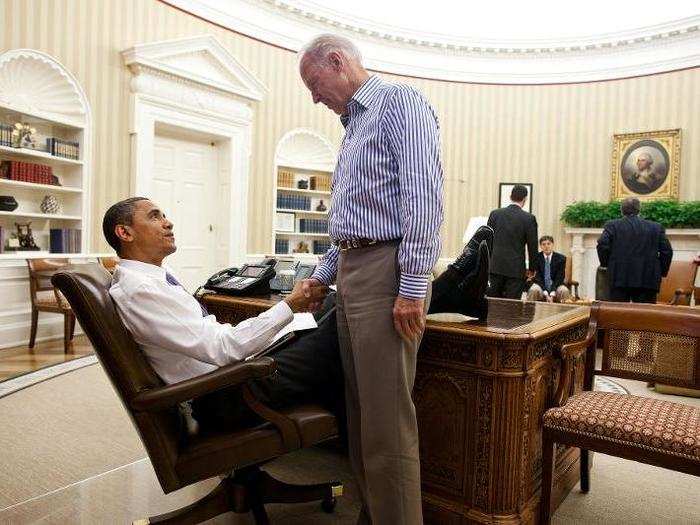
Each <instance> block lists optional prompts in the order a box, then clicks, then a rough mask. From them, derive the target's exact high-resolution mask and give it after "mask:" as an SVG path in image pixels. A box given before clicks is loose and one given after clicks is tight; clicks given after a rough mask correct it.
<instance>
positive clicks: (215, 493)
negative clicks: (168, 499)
mask: <svg viewBox="0 0 700 525" xmlns="http://www.w3.org/2000/svg"><path fill="white" fill-rule="evenodd" d="M231 489H232V482H231V478H226V479H224V480H223V481H222V482H221V483H219V484H218V485H217V486H216V488H215V489H214V490H212V491H211V492H210V493H209V494H207V495H206V496H204V497H203V498H202V499H200V500H198V501H195V502H194V503H192V504H191V505H188V506H186V507H183V508H181V509H178V510H174V511H172V512H168V513H166V514H160V515H158V516H152V517H150V518H147V519H144V520H137V521H134V522H133V523H134V525H141V524H155V523H158V524H160V525H185V524H190V523H192V524H194V523H201V522H203V521H206V520H209V519H211V518H214V517H216V516H218V515H219V514H223V513H224V512H229V511H231V510H234V509H232V508H231V501H230V500H229V495H231ZM231 497H232V500H234V501H236V500H240V498H237V497H236V494H235V493H234V494H233V495H231ZM234 506H235V504H234Z"/></svg>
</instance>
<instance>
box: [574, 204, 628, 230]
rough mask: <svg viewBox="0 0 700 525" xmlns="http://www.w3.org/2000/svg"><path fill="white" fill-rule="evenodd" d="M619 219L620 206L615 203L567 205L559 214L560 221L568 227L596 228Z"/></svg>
mask: <svg viewBox="0 0 700 525" xmlns="http://www.w3.org/2000/svg"><path fill="white" fill-rule="evenodd" d="M619 217H620V204H619V203H617V202H608V203H605V202H597V201H584V202H574V203H573V204H569V205H568V206H567V207H566V208H564V211H563V212H562V214H561V220H562V221H564V223H565V224H566V225H568V226H576V227H580V228H596V227H600V226H602V225H603V224H605V223H606V222H607V221H609V220H612V219H617V218H619Z"/></svg>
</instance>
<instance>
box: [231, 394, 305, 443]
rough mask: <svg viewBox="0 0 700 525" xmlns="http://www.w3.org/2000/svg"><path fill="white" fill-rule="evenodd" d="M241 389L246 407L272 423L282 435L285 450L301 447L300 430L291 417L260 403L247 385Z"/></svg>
mask: <svg viewBox="0 0 700 525" xmlns="http://www.w3.org/2000/svg"><path fill="white" fill-rule="evenodd" d="M241 390H242V392H243V400H244V401H245V402H246V404H247V405H248V407H249V408H250V409H251V410H252V411H253V412H255V413H256V414H257V415H258V416H260V417H261V418H263V419H264V420H265V421H268V422H270V423H272V425H273V426H274V427H275V428H277V430H278V431H279V433H280V434H281V435H282V442H283V443H284V446H285V448H286V449H287V450H297V449H299V448H301V435H300V434H299V432H300V430H299V429H298V428H297V425H296V423H294V421H293V420H292V419H290V418H288V417H287V416H285V415H284V414H281V413H280V412H277V411H276V410H273V409H272V408H270V407H269V406H267V405H265V404H264V403H262V402H261V401H260V400H259V399H258V398H257V397H255V394H253V392H252V391H251V390H250V387H249V386H248V385H243V386H242V387H241Z"/></svg>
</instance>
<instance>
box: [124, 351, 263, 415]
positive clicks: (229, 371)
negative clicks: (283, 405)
mask: <svg viewBox="0 0 700 525" xmlns="http://www.w3.org/2000/svg"><path fill="white" fill-rule="evenodd" d="M274 371H275V362H274V361H273V360H272V359H271V358H269V357H261V358H259V359H254V360H251V361H244V362H239V363H234V364H231V365H226V366H222V367H221V368H219V369H217V370H214V371H213V372H209V373H208V374H204V375H201V376H197V377H193V378H192V379H188V380H186V381H181V382H179V383H174V384H172V385H166V386H161V387H158V388H150V389H148V390H144V391H142V392H139V393H138V394H137V395H136V396H134V397H133V398H132V399H131V400H130V401H129V405H130V406H131V408H132V409H133V410H136V411H154V410H162V409H164V408H168V407H171V406H175V405H176V404H178V403H181V402H183V401H188V400H190V399H194V398H197V397H201V396H203V395H204V394H209V393H211V392H215V391H216V390H221V389H222V388H226V387H229V386H233V385H238V384H241V383H245V382H247V381H249V380H251V379H260V378H263V377H267V376H269V375H271V374H272V373H273V372H274Z"/></svg>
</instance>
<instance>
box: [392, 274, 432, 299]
mask: <svg viewBox="0 0 700 525" xmlns="http://www.w3.org/2000/svg"><path fill="white" fill-rule="evenodd" d="M429 279H430V276H429V275H410V274H405V273H402V274H401V279H400V280H399V295H400V296H401V297H405V298H406V299H425V296H426V295H427V293H428V281H429Z"/></svg>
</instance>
